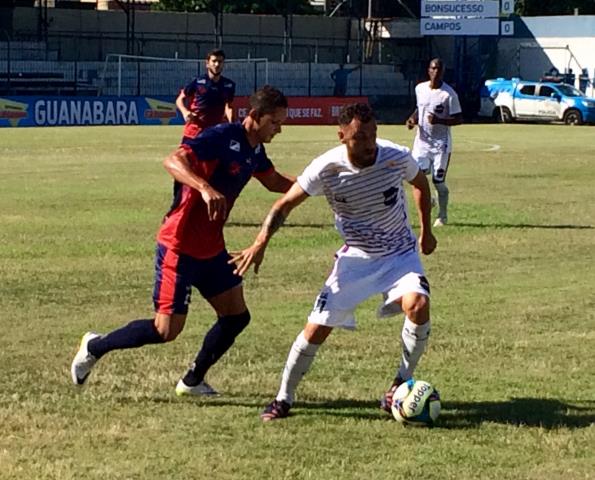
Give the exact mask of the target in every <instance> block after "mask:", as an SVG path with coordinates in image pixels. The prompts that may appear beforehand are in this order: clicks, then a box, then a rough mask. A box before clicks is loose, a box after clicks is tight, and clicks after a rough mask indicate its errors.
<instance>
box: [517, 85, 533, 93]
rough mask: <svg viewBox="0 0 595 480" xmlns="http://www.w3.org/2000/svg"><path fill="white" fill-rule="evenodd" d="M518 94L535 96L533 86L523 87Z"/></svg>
mask: <svg viewBox="0 0 595 480" xmlns="http://www.w3.org/2000/svg"><path fill="white" fill-rule="evenodd" d="M520 92H521V93H522V94H523V95H535V85H523V86H522V87H521V90H520Z"/></svg>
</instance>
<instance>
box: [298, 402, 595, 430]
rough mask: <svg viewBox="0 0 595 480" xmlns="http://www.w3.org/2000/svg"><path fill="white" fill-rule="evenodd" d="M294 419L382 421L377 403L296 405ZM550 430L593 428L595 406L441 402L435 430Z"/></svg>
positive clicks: (382, 416)
mask: <svg viewBox="0 0 595 480" xmlns="http://www.w3.org/2000/svg"><path fill="white" fill-rule="evenodd" d="M295 413H296V414H298V415H302V414H306V415H321V414H324V415H337V416H344V417H351V418H360V419H369V420H386V419H387V418H389V417H388V416H387V415H386V414H385V413H384V412H382V411H381V410H380V409H379V408H378V402H377V401H361V400H339V401H326V402H316V403H312V402H308V403H297V404H296V408H295ZM486 422H490V423H501V424H507V425H516V426H528V427H540V428H546V429H552V428H560V427H565V428H585V427H588V426H590V425H593V424H595V402H581V404H580V405H574V404H570V403H565V402H562V401H559V400H555V399H543V398H513V399H510V400H506V401H501V402H442V414H441V416H440V419H439V421H438V425H437V427H438V428H447V429H456V428H477V427H479V426H481V425H482V424H483V423H486Z"/></svg>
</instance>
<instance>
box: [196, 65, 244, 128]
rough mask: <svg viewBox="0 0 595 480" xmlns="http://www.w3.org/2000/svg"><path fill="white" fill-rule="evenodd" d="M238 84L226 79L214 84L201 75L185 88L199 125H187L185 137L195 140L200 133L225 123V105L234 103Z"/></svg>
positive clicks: (222, 78) (220, 78) (220, 79)
mask: <svg viewBox="0 0 595 480" xmlns="http://www.w3.org/2000/svg"><path fill="white" fill-rule="evenodd" d="M235 91H236V84H235V83H234V82H233V81H232V80H230V79H229V78H226V77H223V76H221V77H219V81H217V82H214V81H213V80H211V79H210V78H209V75H208V74H206V73H205V74H204V75H201V76H199V77H197V78H195V79H194V80H192V82H190V83H189V84H188V85H186V86H185V87H184V94H185V95H186V98H187V102H188V106H189V109H190V111H191V112H194V113H196V114H197V115H198V123H187V124H186V125H185V126H184V136H185V137H189V138H194V137H196V135H198V133H199V132H200V131H201V130H203V129H205V128H207V127H212V126H214V125H217V124H218V123H221V122H222V121H223V114H224V113H225V104H226V103H231V102H233V99H234V96H235Z"/></svg>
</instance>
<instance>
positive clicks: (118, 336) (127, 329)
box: [87, 319, 163, 359]
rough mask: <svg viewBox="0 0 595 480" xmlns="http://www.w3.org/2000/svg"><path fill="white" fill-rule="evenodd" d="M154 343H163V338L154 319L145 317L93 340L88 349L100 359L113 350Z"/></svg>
mask: <svg viewBox="0 0 595 480" xmlns="http://www.w3.org/2000/svg"><path fill="white" fill-rule="evenodd" d="M154 343H163V339H162V338H161V335H159V332H158V331H157V329H156V328H155V324H154V321H153V320H152V319H151V320H149V319H144V320H134V321H132V322H130V323H129V324H128V325H125V326H123V327H122V328H119V329H118V330H114V331H113V332H110V333H108V334H106V335H102V336H101V337H99V338H96V339H94V340H91V341H90V342H89V345H88V346H87V349H88V350H89V353H90V354H91V355H93V356H94V357H95V358H97V359H99V358H101V357H102V356H103V355H105V354H106V353H107V352H111V351H112V350H122V349H124V348H138V347H142V346H143V345H149V344H154Z"/></svg>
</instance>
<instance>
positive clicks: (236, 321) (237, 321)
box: [219, 310, 251, 337]
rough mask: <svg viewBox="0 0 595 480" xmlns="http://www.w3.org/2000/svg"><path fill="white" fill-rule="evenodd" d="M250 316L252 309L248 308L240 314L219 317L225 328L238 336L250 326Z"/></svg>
mask: <svg viewBox="0 0 595 480" xmlns="http://www.w3.org/2000/svg"><path fill="white" fill-rule="evenodd" d="M250 318H251V317H250V311H249V310H246V311H245V312H242V313H240V314H238V315H225V316H223V317H219V324H220V325H221V327H222V328H223V329H224V330H226V331H227V332H229V333H230V334H232V335H233V336H234V337H236V336H238V335H239V334H240V333H242V331H243V330H244V329H245V328H246V327H247V326H248V324H249V323H250Z"/></svg>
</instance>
